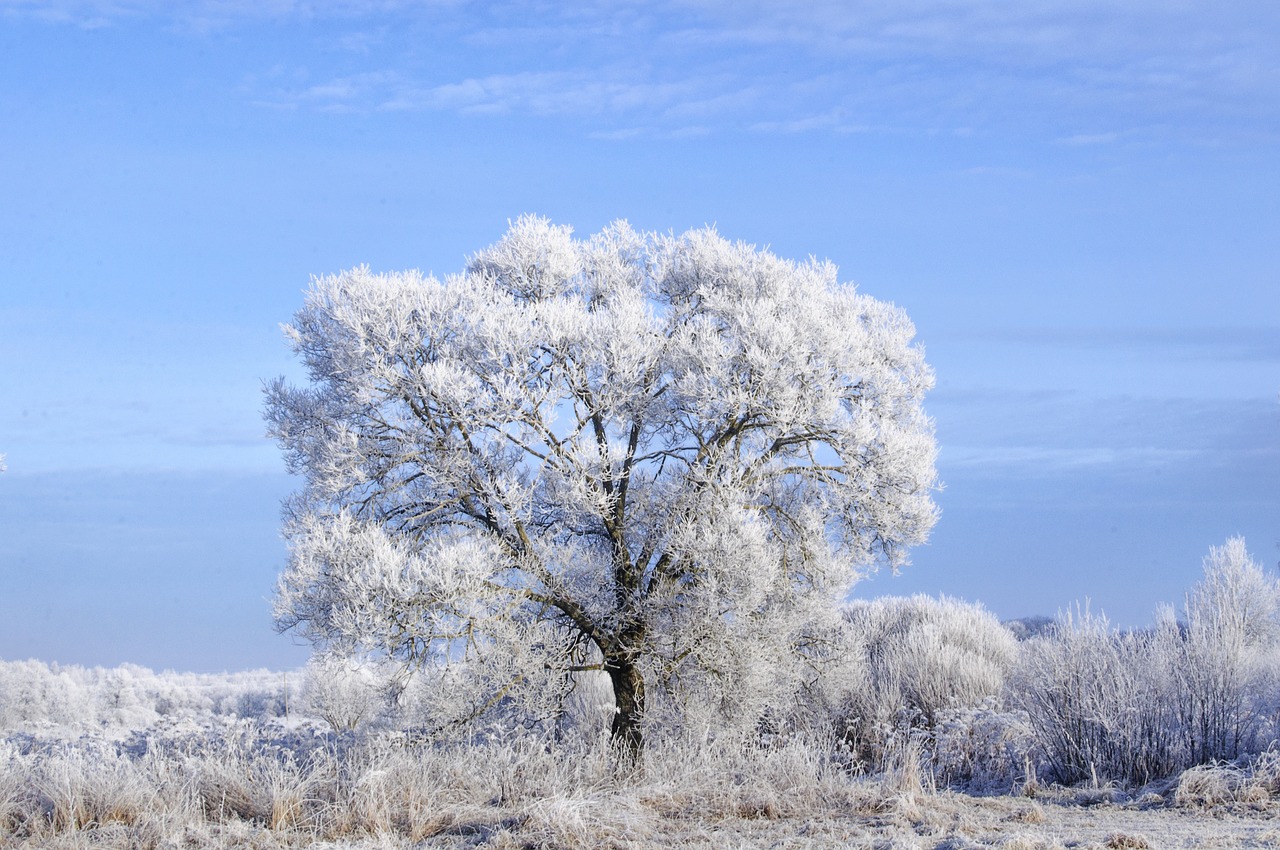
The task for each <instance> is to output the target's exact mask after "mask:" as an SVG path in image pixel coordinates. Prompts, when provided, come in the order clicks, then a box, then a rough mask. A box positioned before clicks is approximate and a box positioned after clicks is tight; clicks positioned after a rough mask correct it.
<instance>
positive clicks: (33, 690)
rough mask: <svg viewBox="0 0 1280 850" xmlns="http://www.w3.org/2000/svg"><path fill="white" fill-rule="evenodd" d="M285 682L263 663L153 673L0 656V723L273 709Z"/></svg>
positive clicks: (127, 722)
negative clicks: (233, 669)
mask: <svg viewBox="0 0 1280 850" xmlns="http://www.w3.org/2000/svg"><path fill="white" fill-rule="evenodd" d="M288 687H289V684H288V674H282V673H272V672H269V671H266V670H254V671H247V672H241V673H222V674H198V673H173V672H165V673H156V672H153V671H152V670H149V669H147V668H145V667H140V666H138V665H136V664H125V665H122V666H120V667H113V668H101V667H91V668H90V667H79V666H75V665H59V664H45V663H43V662H40V661H0V730H15V729H24V728H35V727H42V726H68V727H78V728H82V729H104V728H105V729H117V730H130V729H139V728H143V727H146V726H150V725H152V724H154V723H156V722H157V721H159V720H160V719H161V718H188V719H198V718H202V717H210V716H217V715H221V716H230V717H250V718H262V717H272V716H280V715H282V714H284V713H285V705H286V703H287V701H288V696H287V690H288Z"/></svg>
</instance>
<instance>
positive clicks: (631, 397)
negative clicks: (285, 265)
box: [266, 217, 936, 753]
mask: <svg viewBox="0 0 1280 850" xmlns="http://www.w3.org/2000/svg"><path fill="white" fill-rule="evenodd" d="M286 332H287V335H288V337H289V339H290V341H291V342H292V345H293V347H294V349H295V351H296V352H297V353H298V354H299V355H300V356H301V358H302V360H303V362H304V364H305V366H306V369H307V372H308V374H309V378H310V381H309V384H308V385H306V386H302V387H294V386H290V385H289V384H287V383H286V382H285V381H284V380H283V379H281V380H277V381H275V382H274V383H271V384H270V385H269V386H268V388H267V404H266V416H267V419H268V422H269V426H270V431H271V433H272V435H273V436H274V437H275V438H276V439H277V440H278V441H279V444H280V446H281V447H282V449H283V451H284V453H285V457H286V459H287V462H288V465H289V468H290V470H291V471H292V472H294V473H296V474H299V475H301V476H303V478H304V480H305V486H304V487H303V489H302V490H301V491H300V492H299V493H297V494H296V495H295V496H294V497H293V498H292V499H291V500H290V501H289V502H288V503H287V505H286V516H287V519H286V526H285V533H286V536H287V537H288V539H289V542H290V549H291V554H290V559H289V564H288V566H287V568H286V570H285V572H284V573H283V575H282V577H281V580H280V584H279V591H278V595H277V600H276V617H277V623H278V625H279V626H280V627H282V628H298V629H300V630H301V631H302V632H303V633H304V634H305V635H307V636H308V637H309V638H310V639H312V640H313V641H314V642H315V643H317V644H318V645H319V646H320V647H321V648H327V649H329V650H335V651H341V650H349V651H352V652H372V653H382V654H384V655H386V656H389V657H392V658H396V659H399V660H400V661H402V662H404V663H406V664H408V665H410V666H416V665H423V664H434V665H437V669H441V668H443V669H445V670H452V671H454V672H453V673H452V674H448V675H445V676H443V677H442V678H441V681H445V682H448V683H449V686H448V688H447V689H444V692H443V696H442V700H443V702H442V705H446V707H448V708H449V709H450V710H451V711H453V712H454V713H455V714H456V715H457V716H458V718H460V719H461V718H463V717H471V716H475V715H479V714H482V713H484V712H485V711H486V710H488V709H490V708H492V707H494V706H497V705H499V704H503V703H509V702H511V701H520V700H524V701H526V703H527V704H529V705H533V706H534V707H535V709H536V710H537V711H547V712H551V711H554V705H555V703H556V701H557V700H559V699H562V698H563V696H564V695H565V694H566V693H568V690H569V688H570V684H571V677H572V674H573V673H574V672H575V671H581V670H587V669H595V670H602V671H604V672H605V673H607V674H608V677H609V680H610V682H611V684H612V689H613V697H614V702H615V705H616V713H615V716H614V720H613V724H612V736H613V739H614V741H615V742H616V743H618V744H620V745H622V746H623V747H625V748H627V749H628V750H630V751H631V752H633V753H634V752H636V751H638V750H639V748H640V746H641V742H642V731H641V730H642V727H641V721H642V718H643V716H644V712H645V707H646V695H647V693H648V691H647V688H654V687H655V686H657V689H658V690H660V691H661V692H662V693H665V694H674V695H679V694H680V693H682V692H685V693H687V692H688V690H689V689H690V688H701V687H704V686H706V685H707V684H708V683H713V684H714V685H715V687H717V688H718V689H719V692H720V693H722V694H723V701H724V702H725V703H726V704H727V703H733V702H734V701H735V699H734V698H735V696H737V697H742V696H743V695H744V693H745V691H746V690H747V689H750V688H753V687H756V686H757V685H758V681H759V679H760V676H761V671H762V670H764V668H766V667H768V668H770V669H774V670H785V668H786V665H787V664H788V663H790V662H791V661H794V660H795V659H801V660H802V661H803V662H804V663H808V664H813V663H817V659H819V657H820V656H821V655H822V652H823V649H822V647H823V646H824V645H825V644H824V643H823V639H822V634H823V630H824V629H826V628H828V627H829V628H831V629H832V630H835V631H838V615H837V614H836V612H835V605H834V601H835V600H836V598H837V597H839V596H840V595H842V594H843V593H844V592H846V590H847V588H848V587H849V585H850V584H851V583H852V582H853V581H854V580H855V579H856V577H857V576H858V575H859V574H860V572H862V571H864V570H866V569H869V568H875V567H877V566H881V565H889V566H892V567H895V568H896V567H897V566H899V565H902V564H904V563H905V562H906V560H907V552H908V549H909V547H911V546H912V545H915V544H918V543H921V542H923V541H924V540H925V538H926V537H927V534H928V532H929V530H930V528H931V527H932V525H933V522H934V520H935V515H936V509H935V506H934V504H933V501H932V491H933V489H934V487H935V472H934V458H935V445H934V437H933V428H932V423H931V421H930V420H929V419H928V418H927V417H926V416H925V414H924V413H923V410H922V406H921V402H922V397H923V395H924V393H925V392H926V391H927V390H928V389H929V388H930V387H931V386H932V382H933V376H932V372H931V370H930V369H929V368H928V366H927V365H926V364H925V362H924V356H923V352H922V351H921V350H920V348H918V347H917V346H915V345H913V344H912V338H913V335H914V329H913V327H912V325H911V323H910V322H909V321H908V319H907V317H906V315H905V314H904V313H903V312H902V311H901V310H900V309H898V308H896V307H894V306H892V305H890V304H886V303H884V302H881V301H877V300H875V299H873V298H870V297H867V296H865V295H862V294H860V293H857V292H855V291H854V288H853V287H852V286H850V285H845V284H840V283H838V282H837V278H836V270H835V268H834V267H833V266H832V265H830V264H829V263H821V262H815V261H810V262H806V263H801V264H796V263H792V262H787V261H784V260H781V259H779V258H777V257H775V256H773V255H772V254H770V253H768V252H766V251H759V250H756V249H755V248H754V247H752V246H748V245H744V244H734V243H730V242H728V241H726V240H724V239H722V238H721V237H720V236H718V235H717V234H716V233H715V232H714V231H711V230H696V231H691V232H688V233H685V234H684V235H682V236H678V237H676V236H661V235H657V234H641V233H637V232H635V231H633V230H632V229H631V228H629V227H628V226H627V225H626V224H625V223H616V224H614V225H612V226H610V227H608V228H606V229H605V230H604V231H603V232H601V233H600V234H598V235H596V236H594V237H592V238H590V239H587V240H575V239H574V238H573V237H572V235H571V232H570V230H569V228H566V227H557V226H553V225H551V224H550V223H548V222H547V221H545V220H542V219H538V218H532V217H526V218H521V219H519V220H518V221H516V222H515V223H514V224H513V225H512V226H511V229H510V230H509V232H508V233H507V234H506V235H505V236H504V237H503V239H502V240H501V241H499V242H498V243H497V244H496V245H494V246H492V247H490V248H488V249H486V250H483V251H481V252H480V253H478V254H476V255H475V256H474V257H473V258H472V259H471V260H470V262H469V264H468V265H467V267H466V270H465V271H464V272H463V273H462V274H460V275H456V276H451V277H448V278H446V279H445V280H443V281H441V280H438V279H436V278H434V277H424V276H423V275H421V274H419V273H417V272H404V273H397V274H385V275H375V274H373V273H371V272H370V271H369V270H368V269H365V268H358V269H354V270H352V271H348V272H344V273H342V274H339V275H337V276H333V277H327V278H323V279H318V280H314V281H313V282H312V286H311V288H310V291H309V292H308V294H307V296H306V302H305V305H304V307H303V308H302V310H301V311H299V313H298V314H297V316H296V319H295V321H294V323H293V325H292V326H289V327H287V328H286Z"/></svg>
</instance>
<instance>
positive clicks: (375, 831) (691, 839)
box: [0, 664, 1280, 850]
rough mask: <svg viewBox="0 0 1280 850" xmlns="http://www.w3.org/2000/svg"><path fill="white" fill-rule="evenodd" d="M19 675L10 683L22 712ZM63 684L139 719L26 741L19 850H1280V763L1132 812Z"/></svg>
mask: <svg viewBox="0 0 1280 850" xmlns="http://www.w3.org/2000/svg"><path fill="white" fill-rule="evenodd" d="M40 666H41V665H35V666H31V665H28V667H27V668H25V669H23V670H21V671H20V672H25V673H27V674H28V675H31V674H32V673H33V671H35V670H38V668H39V667H40ZM16 667H18V665H13V664H6V665H3V670H2V671H0V672H4V673H5V674H6V676H5V683H6V690H5V692H4V693H6V695H7V697H9V698H12V697H13V696H14V694H15V689H14V687H13V683H14V681H15V678H16V677H15V675H14V673H15V668H16ZM46 669H47V668H46ZM51 675H52V676H53V677H54V678H57V677H58V676H63V677H64V679H65V680H68V681H73V680H75V679H77V678H79V679H81V680H84V681H97V682H98V683H99V684H101V683H102V682H105V681H109V680H110V681H113V682H114V683H115V685H116V686H117V687H118V686H119V685H120V684H121V683H122V682H128V683H131V684H132V685H133V686H134V688H133V689H132V692H131V691H130V689H129V688H127V687H126V688H124V689H123V690H124V693H126V694H128V693H130V692H131V693H132V696H133V698H134V703H133V705H132V706H131V707H130V706H128V705H125V704H124V703H127V702H128V698H124V699H119V700H108V702H120V703H121V704H120V705H115V706H102V705H98V706H97V709H98V710H99V711H100V712H101V711H102V710H106V711H109V712H110V711H114V712H116V714H115V715H113V717H114V718H115V719H112V718H111V717H108V718H107V719H106V720H104V719H103V717H102V716H100V715H99V716H92V713H91V712H87V711H86V714H85V716H84V717H83V718H82V719H80V720H76V719H75V718H70V717H65V716H64V717H62V718H60V719H59V720H58V721H57V722H55V721H53V720H49V719H42V720H28V721H22V722H18V723H11V724H10V728H9V729H8V730H7V732H6V734H5V737H4V739H3V740H2V741H0V847H32V848H34V847H41V848H44V847H50V848H59V847H119V848H126V847H127V848H174V850H176V849H177V848H192V850H195V849H196V848H206V847H207V848H214V847H254V848H264V850H265V849H266V848H277V847H335V848H336V847H353V848H410V847H413V848H434V847H441V848H463V847H493V848H527V847H566V848H596V847H617V848H666V847H742V848H804V847H815V848H816V847H877V848H909V847H920V848H951V850H955V849H956V848H968V847H1005V848H1017V850H1022V848H1026V849H1027V850H1031V849H1032V848H1058V847H1063V848H1066V847H1118V848H1143V847H1150V848H1178V847H1185V848H1199V847H1206V848H1212V847H1222V848H1227V847H1267V846H1280V755H1278V754H1276V753H1274V752H1271V753H1267V754H1264V756H1263V758H1261V759H1256V760H1254V761H1253V762H1252V768H1246V767H1241V768H1228V767H1217V768H1199V769H1193V770H1192V771H1188V772H1186V773H1184V774H1183V775H1182V776H1181V778H1179V779H1169V780H1164V781H1163V782H1155V783H1151V784H1150V785H1148V786H1146V787H1143V788H1136V789H1129V790H1127V791H1123V790H1121V789H1120V787H1119V786H1117V785H1115V784H1103V785H1101V787H1090V786H1089V785H1085V786H1081V787H1077V788H1072V789H1067V788H1062V787H1058V786H1052V785H1048V784H1044V783H1040V782H1037V781H1035V780H1030V781H1029V780H1028V779H1027V778H1026V777H1022V779H1021V780H1020V781H1017V782H1013V783H1011V784H1010V786H1009V787H1008V788H1006V789H1004V791H1005V793H1003V794H1000V793H987V794H983V795H973V794H965V793H961V792H958V791H954V790H946V789H941V790H940V789H937V788H936V787H934V785H935V782H936V779H935V776H934V774H933V772H932V769H931V767H930V763H929V759H928V758H926V757H924V754H923V753H922V752H920V751H918V750H913V749H912V748H910V747H907V748H905V749H904V750H903V751H902V752H901V753H899V755H898V756H897V757H896V758H889V759H887V760H886V762H885V763H884V764H883V765H882V769H881V770H880V771H878V772H877V773H874V774H868V773H867V772H866V771H865V770H862V769H858V768H856V767H853V766H852V765H851V764H850V763H849V762H848V761H845V760H842V759H840V758H837V757H833V754H832V750H831V748H830V747H829V746H820V745H817V744H815V743H813V742H811V741H803V740H791V741H786V742H783V743H777V744H774V745H772V746H769V745H764V744H757V745H753V746H743V745H737V746H723V745H718V744H715V743H709V744H704V745H702V746H695V745H692V744H688V743H684V744H679V743H674V742H665V743H658V744H655V745H653V746H652V747H651V748H650V749H649V751H648V752H647V754H646V757H645V763H644V768H643V770H640V771H619V770H618V768H617V763H616V760H615V759H614V758H613V757H612V755H611V753H610V752H609V750H608V749H607V748H606V747H603V746H598V745H597V746H589V745H586V744H583V743H582V742H581V741H576V742H575V741H572V740H568V741H561V742H556V741H554V740H551V739H549V738H547V737H545V736H538V735H533V734H530V733H529V732H528V731H527V730H508V731H507V732H506V733H502V732H500V731H495V730H491V731H490V733H489V734H488V735H485V736H482V737H479V738H477V739H474V740H472V741H469V742H466V743H455V744H451V745H441V744H426V743H422V742H419V741H414V740H412V739H411V738H409V737H407V736H405V735H404V734H403V733H401V732H397V731H395V730H393V729H391V728H389V727H385V726H384V727H382V728H376V727H371V728H369V729H367V730H365V731H363V732H358V733H345V734H337V733H334V732H333V731H332V729H331V728H330V727H329V725H328V724H326V723H324V722H323V721H320V720H318V719H316V718H313V717H309V716H306V714H305V713H303V714H301V715H300V714H298V713H297V711H298V710H299V709H302V710H303V711H304V712H305V709H306V708H307V700H306V699H305V698H303V697H301V696H299V694H298V693H294V692H292V690H293V689H294V687H296V686H293V685H290V684H289V682H290V680H293V681H294V682H297V681H298V680H299V678H300V674H292V675H290V676H283V675H281V674H267V673H254V674H240V675H238V676H229V677H193V676H187V677H186V678H185V679H184V680H183V681H182V686H183V692H184V693H187V694H189V695H190V696H189V697H188V698H187V699H186V700H185V701H183V700H177V699H175V694H176V693H177V691H176V690H175V691H174V692H173V693H171V694H170V696H169V700H170V702H168V703H165V704H164V705H165V706H166V707H168V708H169V709H170V710H169V711H168V713H166V714H156V713H155V712H154V701H153V702H152V703H151V705H150V706H149V705H147V704H146V699H147V698H148V697H147V695H148V694H151V696H152V697H154V695H155V693H157V692H158V689H160V687H161V685H163V683H164V682H165V681H166V677H165V676H164V675H155V674H150V675H148V674H147V671H142V670H141V669H140V668H129V669H125V670H115V671H85V670H79V669H76V668H71V669H69V670H68V669H63V670H55V671H51ZM286 688H289V689H290V691H291V692H290V693H289V694H286V691H285V689H286ZM86 693H93V694H94V695H95V696H97V697H100V696H101V692H97V693H94V692H92V691H86ZM118 695H119V694H118V693H117V696H118ZM27 696H28V698H31V697H32V695H31V694H28V695H27ZM46 696H47V694H46ZM286 697H287V698H286ZM97 702H99V703H101V702H102V700H101V699H98V700H97ZM180 703H181V704H180ZM7 704H9V705H10V706H12V699H10V700H9V702H8V703H7ZM286 704H292V706H293V707H292V708H290V709H288V710H286ZM179 709H180V710H179ZM130 718H133V720H134V721H135V722H140V725H139V726H138V727H137V728H130V727H129V726H128V725H127V723H128V722H129V720H130ZM86 720H87V721H88V722H85V721H86ZM144 721H145V722H144ZM851 768H852V769H851Z"/></svg>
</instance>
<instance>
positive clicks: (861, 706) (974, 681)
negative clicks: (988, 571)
mask: <svg viewBox="0 0 1280 850" xmlns="http://www.w3.org/2000/svg"><path fill="white" fill-rule="evenodd" d="M844 617H845V625H846V641H847V644H846V646H847V651H848V652H850V653H854V654H856V655H858V656H859V657H860V658H861V659H862V660H863V663H864V665H865V670H866V677H867V678H866V682H865V684H864V685H863V686H862V687H861V688H853V689H850V691H849V693H848V694H847V698H846V703H845V706H844V711H845V724H846V734H847V735H848V736H849V737H850V739H851V742H852V743H853V744H854V745H855V747H856V748H857V750H858V751H859V752H860V753H861V754H862V755H863V756H864V757H871V758H877V757H878V756H880V755H881V754H882V753H883V750H884V746H885V743H886V741H887V740H888V739H889V738H890V736H892V735H893V734H895V732H900V731H901V730H903V729H912V728H925V729H933V728H935V727H937V726H938V724H939V721H940V720H941V719H942V718H943V716H944V714H946V713H947V712H950V711H955V710H961V709H966V708H975V707H978V706H982V705H986V704H988V702H989V701H990V700H991V699H993V698H996V697H998V696H999V695H1000V693H1001V692H1002V690H1003V688H1004V679H1005V675H1006V673H1007V671H1008V670H1009V668H1010V667H1011V666H1012V664H1013V663H1014V660H1015V657H1016V654H1017V648H1018V647H1017V642H1016V640H1015V639H1014V637H1013V635H1012V634H1011V633H1010V632H1009V631H1008V630H1007V629H1005V628H1004V627H1003V626H1002V625H1000V622H999V621H998V620H997V619H996V618H995V617H994V616H993V615H992V614H991V613H990V612H988V611H987V610H986V609H985V608H983V607H982V606H981V605H977V604H972V603H968V602H963V601H961V600H958V599H951V598H947V597H943V598H941V599H934V598H932V597H928V596H923V595H918V596H913V597H909V598H906V597H884V598H880V599H875V600H870V601H858V602H853V603H851V604H849V605H848V606H847V607H846V608H845V610H844Z"/></svg>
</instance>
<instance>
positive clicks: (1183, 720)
mask: <svg viewBox="0 0 1280 850" xmlns="http://www.w3.org/2000/svg"><path fill="white" fill-rule="evenodd" d="M1165 616H1166V619H1171V617H1169V615H1168V614H1166V615H1165ZM1165 634H1166V635H1167V636H1168V640H1169V642H1170V644H1171V645H1170V647H1169V648H1168V659H1169V661H1170V663H1171V666H1172V669H1171V674H1172V677H1173V685H1174V692H1175V695H1176V696H1175V701H1176V711H1177V713H1178V720H1179V724H1180V726H1181V731H1182V735H1183V738H1184V745H1185V746H1186V748H1187V751H1188V753H1187V755H1188V759H1189V762H1190V763H1191V764H1204V763H1207V762H1210V761H1214V760H1221V759H1235V758H1237V757H1239V756H1241V755H1244V754H1247V753H1255V752H1258V751H1259V750H1261V749H1262V748H1264V747H1265V746H1266V745H1267V743H1268V742H1269V741H1270V740H1272V739H1274V737H1275V733H1276V720H1277V709H1278V708H1280V705H1278V702H1280V699H1278V696H1280V695H1278V691H1280V584H1278V583H1277V581H1276V578H1275V577H1274V576H1271V575H1268V574H1267V573H1266V572H1264V571H1263V569H1262V567H1261V566H1260V565H1259V564H1258V563H1257V562H1256V561H1254V560H1253V558H1252V557H1250V555H1249V552H1248V551H1247V550H1246V548H1245V543H1244V540H1243V539H1241V538H1239V537H1235V538H1232V539H1230V540H1228V541H1227V543H1226V545H1224V546H1215V547H1213V548H1212V549H1210V550H1209V555H1208V556H1207V557H1206V558H1205V561H1204V578H1203V579H1202V580H1201V581H1200V583H1199V584H1197V585H1196V586H1195V588H1193V589H1192V591H1191V593H1190V594H1188V596H1187V600H1186V612H1185V622H1184V627H1183V628H1181V629H1178V630H1176V631H1175V630H1174V629H1173V628H1167V629H1165Z"/></svg>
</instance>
